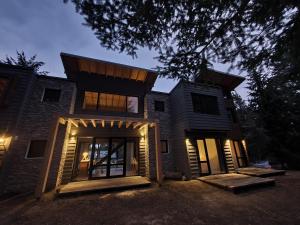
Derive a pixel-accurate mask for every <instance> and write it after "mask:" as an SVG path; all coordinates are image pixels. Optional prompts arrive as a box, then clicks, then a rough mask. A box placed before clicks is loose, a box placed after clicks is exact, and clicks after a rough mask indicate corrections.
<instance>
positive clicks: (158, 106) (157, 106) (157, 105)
mask: <svg viewBox="0 0 300 225" xmlns="http://www.w3.org/2000/svg"><path fill="white" fill-rule="evenodd" d="M154 110H155V111H159V112H164V111H165V103H164V102H163V101H154Z"/></svg>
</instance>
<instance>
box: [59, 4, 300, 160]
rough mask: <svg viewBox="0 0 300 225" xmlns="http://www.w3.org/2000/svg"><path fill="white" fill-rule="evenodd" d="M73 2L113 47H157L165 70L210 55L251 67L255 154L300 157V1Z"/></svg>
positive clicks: (186, 69)
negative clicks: (299, 102)
mask: <svg viewBox="0 0 300 225" xmlns="http://www.w3.org/2000/svg"><path fill="white" fill-rule="evenodd" d="M64 1H65V2H68V0H64ZM71 2H72V3H73V4H74V5H75V7H76V10H77V12H79V13H80V14H81V15H82V16H83V17H84V19H85V22H86V23H85V25H87V26H89V27H90V28H91V29H92V30H93V31H94V32H95V35H96V37H97V38H98V39H99V41H100V44H101V45H102V46H104V47H106V48H107V49H110V50H115V51H119V52H125V53H127V54H129V55H131V56H133V57H136V56H137V50H138V49H139V48H141V47H142V48H143V47H148V48H149V49H154V50H155V51H156V52H157V53H158V56H157V59H158V60H159V62H160V63H161V65H160V66H158V68H157V70H158V72H159V75H161V76H164V77H169V78H174V79H185V80H192V79H194V78H195V77H197V76H201V72H205V70H206V69H207V67H208V66H209V65H210V63H212V62H221V63H229V64H230V65H231V67H236V68H239V69H240V70H241V71H242V70H244V71H246V72H247V74H248V75H247V78H248V88H249V91H250V97H249V101H248V104H247V107H246V109H247V113H246V115H247V119H246V121H245V122H247V123H248V124H249V126H248V131H246V132H247V134H248V136H249V138H250V139H251V140H253V141H252V143H251V144H252V145H253V146H255V147H254V148H255V149H256V150H257V151H258V153H257V155H259V157H257V158H258V159H263V158H266V157H268V155H270V154H275V155H276V156H277V157H281V159H282V160H284V161H286V162H289V163H290V165H291V166H293V165H296V164H297V163H295V162H300V157H298V156H299V150H296V149H297V146H299V141H298V140H300V139H299V128H298V127H300V126H299V104H298V101H299V100H298V101H297V98H298V99H299V92H300V89H299V80H300V79H299V78H300V48H299V46H300V10H299V8H300V1H298V0H284V1H282V0H228V1H223V0H210V1H207V0H185V1H183V0H178V1H171V0H144V1H142V0H71ZM283 117H284V118H283ZM281 122H282V123H283V126H281V125H280V123H281ZM296 125H297V126H296ZM283 139H284V140H283ZM275 149H276V150H275ZM298 149H299V148H298ZM298 165H300V163H298Z"/></svg>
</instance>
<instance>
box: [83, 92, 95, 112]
mask: <svg viewBox="0 0 300 225" xmlns="http://www.w3.org/2000/svg"><path fill="white" fill-rule="evenodd" d="M97 101H98V93H97V92H90V91H86V92H84V101H83V108H84V109H97Z"/></svg>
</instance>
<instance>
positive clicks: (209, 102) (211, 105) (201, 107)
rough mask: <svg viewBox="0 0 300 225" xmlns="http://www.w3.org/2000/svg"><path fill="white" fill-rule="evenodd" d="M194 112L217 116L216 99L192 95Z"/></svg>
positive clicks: (209, 96) (208, 96)
mask: <svg viewBox="0 0 300 225" xmlns="http://www.w3.org/2000/svg"><path fill="white" fill-rule="evenodd" d="M192 102H193V107H194V112H199V113H204V114H213V115H218V114H220V113H219V107H218V98H217V97H216V96H211V95H202V94H196V93H192Z"/></svg>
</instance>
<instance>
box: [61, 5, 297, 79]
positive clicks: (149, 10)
mask: <svg viewBox="0 0 300 225" xmlns="http://www.w3.org/2000/svg"><path fill="white" fill-rule="evenodd" d="M64 1H65V2H68V0H64ZM71 2H73V3H74V4H75V6H76V9H77V11H78V12H79V13H81V14H82V15H83V16H84V18H85V21H86V23H85V24H86V25H87V26H89V27H90V28H91V29H92V30H93V31H94V32H95V35H96V36H97V38H98V39H99V41H100V43H101V45H102V46H104V47H106V48H108V49H112V50H117V51H120V52H126V53H127V54H129V55H132V56H136V54H137V50H138V48H139V47H148V48H149V49H155V50H157V51H158V53H159V55H158V59H159V61H160V62H161V63H162V66H161V67H159V68H158V69H159V72H160V75H162V76H166V77H171V78H183V79H191V78H194V77H195V76H198V75H199V74H200V70H201V67H199V65H202V64H204V63H205V62H206V61H209V62H211V61H218V62H223V63H232V65H233V66H234V65H235V66H238V67H239V68H241V69H245V70H247V71H248V70H250V71H256V72H257V73H259V74H262V73H266V74H270V73H272V70H273V68H271V67H272V64H273V63H275V62H278V61H280V58H281V57H282V53H283V52H284V51H286V49H293V48H294V53H295V54H296V55H297V56H299V54H298V51H299V50H298V48H296V47H298V46H299V44H300V38H297V37H299V35H300V30H299V22H300V16H299V1H295V0H285V1H280V0H252V1H250V0H228V1H222V0H210V1H207V0H189V1H182V0H179V1H171V0H165V1H161V0H146V1H141V0H122V1H121V0H71ZM297 61H298V62H299V57H298V58H297ZM266 68H268V69H267V70H266Z"/></svg>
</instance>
